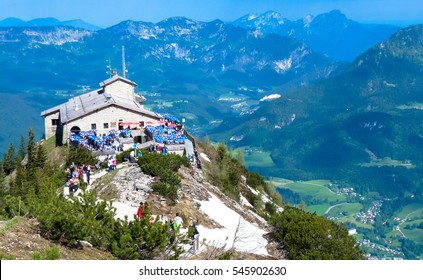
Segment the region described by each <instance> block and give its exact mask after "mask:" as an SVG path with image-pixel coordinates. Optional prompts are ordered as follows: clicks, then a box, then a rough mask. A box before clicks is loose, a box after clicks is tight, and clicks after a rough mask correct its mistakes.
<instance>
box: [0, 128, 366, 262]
mask: <svg viewBox="0 0 423 280" xmlns="http://www.w3.org/2000/svg"><path fill="white" fill-rule="evenodd" d="M27 143H28V144H27V146H26V151H27V153H26V156H25V160H23V159H22V158H21V157H19V156H17V155H15V158H14V160H15V162H16V170H14V171H13V172H12V171H11V170H9V171H7V173H5V171H4V169H3V168H1V173H0V175H1V176H0V179H1V180H0V183H1V193H0V194H1V196H0V203H1V204H0V215H1V217H2V219H6V220H8V219H13V218H15V220H16V219H18V218H16V217H21V216H23V217H26V218H31V221H34V219H35V220H36V221H37V222H38V223H39V232H40V235H41V237H42V238H44V239H46V240H50V241H53V242H56V243H57V244H59V245H60V246H64V247H65V248H66V250H68V249H78V248H79V249H81V248H82V247H83V244H85V243H86V242H88V243H89V244H91V246H93V247H94V248H95V249H98V250H101V251H105V252H108V253H107V254H98V256H100V257H101V258H104V257H106V258H116V259H122V260H123V259H179V258H180V257H181V256H182V254H183V253H184V247H183V244H185V243H186V242H188V240H189V239H188V236H187V235H186V234H182V233H179V231H173V232H171V231H169V224H168V223H160V222H156V223H151V222H150V220H149V218H150V214H151V212H149V208H146V212H145V218H143V219H134V220H128V218H125V219H124V220H121V219H115V217H114V216H115V211H116V210H115V209H114V208H113V207H112V203H111V202H110V201H108V200H99V199H98V197H97V195H98V194H97V193H96V192H95V191H88V190H87V189H86V188H85V187H84V186H83V187H82V189H83V192H81V194H79V195H77V196H74V195H70V196H69V197H65V196H64V195H63V190H62V189H63V185H64V183H65V172H64V169H63V167H62V168H61V167H59V166H58V165H57V163H54V162H51V161H50V160H48V157H49V156H50V153H51V152H52V151H46V148H45V146H44V144H41V145H37V144H35V142H34V134H33V132H32V130H31V131H30V132H29V138H28V140H27ZM199 145H200V149H201V150H200V151H204V152H207V153H208V155H209V156H210V158H211V161H210V164H204V168H205V169H204V171H205V175H206V178H209V179H210V180H211V181H212V182H216V184H217V187H218V188H219V189H220V190H221V191H222V194H221V195H223V196H227V197H226V199H228V200H230V201H231V204H237V203H239V200H240V196H241V195H243V196H246V197H247V199H250V200H251V201H250V203H251V205H254V207H253V208H252V209H251V210H253V211H255V212H256V213H257V214H259V215H261V216H262V217H263V218H264V219H266V220H268V221H269V222H270V223H271V224H272V223H273V229H272V227H270V228H269V229H270V230H272V231H275V233H274V234H275V236H277V238H276V239H275V242H278V243H280V246H279V247H281V246H284V247H285V246H286V250H287V251H288V252H289V256H291V257H292V258H293V259H298V258H303V259H362V258H364V256H363V254H362V252H361V250H360V249H359V247H358V245H357V244H356V242H355V240H354V238H353V237H352V236H349V235H348V233H347V231H346V229H345V228H343V226H342V225H339V224H335V223H334V222H331V221H329V220H326V219H323V218H316V217H315V216H313V215H311V214H309V213H306V212H303V211H301V210H299V209H295V208H289V210H288V211H282V213H280V212H278V211H277V210H276V209H277V208H276V206H277V204H275V202H276V203H280V201H279V202H278V200H277V195H276V192H275V191H274V190H273V191H272V188H271V187H270V186H269V185H267V184H266V182H265V181H264V179H263V178H262V177H261V176H260V175H259V174H257V173H250V172H249V171H248V170H246V169H245V167H243V165H242V164H241V160H242V159H241V158H239V159H234V158H232V157H231V153H230V152H229V151H228V150H227V148H226V147H225V146H224V145H223V144H220V145H219V147H217V148H214V146H212V145H211V144H209V143H205V144H201V143H199ZM60 149H62V148H60ZM73 149H74V148H73V147H69V150H68V152H65V151H62V152H65V153H67V159H66V160H67V161H73V162H75V164H81V163H82V162H90V160H91V159H90V157H92V155H90V152H89V151H88V150H85V149H81V148H78V149H76V150H73ZM10 150H12V149H10ZM9 154H10V155H11V154H12V152H10V153H9ZM62 160H63V159H62ZM158 162H161V163H158ZM4 163H5V160H2V161H1V165H0V166H1V167H3V166H4V165H5V164H4ZM187 163H188V160H187V158H186V157H182V156H175V155H174V156H171V155H161V154H149V153H148V151H145V154H144V156H143V157H142V158H140V159H139V162H138V164H139V165H140V166H141V167H142V169H143V170H145V172H147V173H148V174H154V175H155V176H157V177H156V179H157V181H156V183H155V185H154V186H153V190H154V191H155V192H157V193H158V194H159V195H160V196H164V197H165V198H167V199H168V200H169V203H175V200H174V199H175V198H176V199H178V198H180V197H179V195H180V190H179V189H180V187H181V185H180V182H181V181H180V179H179V178H178V175H177V174H178V173H177V170H178V169H179V167H180V166H182V165H188V164H187ZM157 164H159V165H160V166H159V167H160V168H157V167H158V166H157ZM188 166H189V165H188ZM212 167H214V168H212ZM185 168H187V167H185ZM193 172H196V171H193ZM197 172H198V171H197ZM6 175H7V177H6ZM243 177H244V178H245V179H243ZM6 178H7V180H6ZM201 180H204V179H201ZM243 180H246V182H248V183H249V184H250V185H251V187H250V186H248V185H245V184H243V183H242V181H243ZM206 183H207V182H204V181H203V184H206ZM228 184H229V185H228ZM228 186H229V187H228ZM174 188H176V191H172V189H174ZM250 188H253V189H254V190H255V191H256V192H257V191H260V192H265V193H267V196H269V197H275V199H272V200H269V201H267V202H266V203H263V202H259V201H260V200H261V198H260V197H259V196H257V195H251V194H247V193H246V192H248V191H249V189H250ZM163 190H168V191H164V192H163ZM169 190H171V191H169ZM175 192H176V193H175ZM250 192H251V191H250ZM184 195H185V196H186V195H187V194H186V193H185V194H184ZM175 196H176V197H175ZM272 201H274V202H272ZM147 205H148V204H147ZM295 215H298V217H297V216H295ZM300 217H302V219H306V220H307V222H306V223H305V224H304V225H303V229H304V230H306V229H307V230H309V232H317V228H320V229H324V228H326V229H327V230H328V231H329V232H330V233H331V234H330V235H329V236H325V235H324V234H323V235H319V239H316V240H315V241H314V242H312V244H313V245H304V243H303V242H302V241H301V239H302V238H309V237H306V236H304V237H302V234H301V233H299V232H297V231H296V230H295V228H294V227H292V226H291V225H289V224H285V223H283V227H282V228H281V227H280V226H281V224H280V221H283V219H295V220H296V219H301V218H300ZM222 219H225V217H222ZM271 221H273V222H271ZM25 222H26V220H23V221H22V220H19V221H18V222H17V223H18V224H19V223H25ZM28 222H29V220H28ZM15 224H16V223H15ZM8 230H13V226H12V227H8V228H6V229H5V232H3V233H0V234H2V235H4V234H6V233H7V232H8ZM332 230H333V231H332ZM286 232H288V233H291V235H290V237H287V236H286ZM304 232H306V231H304ZM188 234H189V231H188ZM338 235H339V236H342V238H338ZM332 236H337V238H335V239H334V238H332ZM3 239H4V238H1V237H0V241H1V240H3ZM294 243H295V244H296V247H294V245H293V244H294ZM323 243H325V245H324V247H325V250H321V249H320V247H321V246H323ZM305 246H306V247H305ZM35 247H37V248H38V247H39V246H35ZM60 248H62V247H53V248H45V250H44V251H42V252H39V253H37V254H35V255H34V254H33V255H32V258H33V259H40V258H41V259H57V258H61V257H60V256H61V252H60ZM217 249H219V250H217V251H216V252H218V254H213V255H207V256H208V258H209V257H211V256H212V257H213V258H217V259H230V258H235V259H236V258H239V255H237V254H236V253H235V252H234V251H233V248H232V249H228V250H221V249H222V248H217ZM62 250H64V249H62ZM303 250H305V251H303ZM298 252H302V253H299V254H300V255H298ZM341 252H343V253H341ZM87 254H88V253H87ZM110 254H111V255H112V256H113V257H110ZM94 255H95V252H94V253H92V254H91V256H92V257H94ZM0 256H1V258H8V259H13V258H16V255H14V252H13V251H11V250H8V251H7V252H0ZM23 256H26V257H25V258H27V257H28V254H21V253H20V254H19V257H23ZM82 256H84V257H83V258H85V257H87V255H81V257H82ZM75 257H76V255H75V256H74V257H73V258H75Z"/></svg>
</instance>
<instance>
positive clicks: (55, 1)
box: [0, 0, 423, 27]
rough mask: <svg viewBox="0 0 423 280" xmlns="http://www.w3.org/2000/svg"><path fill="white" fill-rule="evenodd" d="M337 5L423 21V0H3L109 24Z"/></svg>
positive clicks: (7, 7) (1, 6)
mask: <svg viewBox="0 0 423 280" xmlns="http://www.w3.org/2000/svg"><path fill="white" fill-rule="evenodd" d="M333 9H338V10H341V11H342V12H343V13H344V14H346V15H347V17H348V18H351V19H353V20H356V21H360V22H378V23H395V24H415V23H423V0H0V20H1V19H4V18H7V17H17V18H21V19H23V20H30V19H34V18H40V17H55V18H57V19H59V20H70V19H82V20H84V21H87V22H90V23H92V24H95V25H98V26H101V27H108V26H111V25H114V24H117V23H119V22H121V21H123V20H127V19H131V20H136V21H150V22H158V21H161V20H163V19H166V18H169V17H173V16H185V17H188V18H191V19H194V20H201V21H211V20H214V19H221V20H223V21H231V20H235V19H237V18H239V17H241V16H243V15H245V14H248V13H252V12H258V13H261V12H266V11H269V10H273V11H276V12H279V13H281V14H282V15H283V16H284V17H286V18H288V19H291V20H294V19H299V18H302V17H304V16H306V15H308V14H311V15H317V14H319V13H324V12H328V11H330V10H333Z"/></svg>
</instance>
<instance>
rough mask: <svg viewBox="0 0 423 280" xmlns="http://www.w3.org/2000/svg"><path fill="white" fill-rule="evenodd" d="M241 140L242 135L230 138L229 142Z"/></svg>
mask: <svg viewBox="0 0 423 280" xmlns="http://www.w3.org/2000/svg"><path fill="white" fill-rule="evenodd" d="M242 139H244V135H240V136H232V137H231V138H230V139H229V140H230V141H236V142H239V141H241V140H242Z"/></svg>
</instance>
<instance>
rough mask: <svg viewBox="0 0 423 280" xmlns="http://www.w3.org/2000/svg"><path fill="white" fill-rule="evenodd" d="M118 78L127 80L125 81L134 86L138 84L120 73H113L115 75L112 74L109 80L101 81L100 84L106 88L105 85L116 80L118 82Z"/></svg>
mask: <svg viewBox="0 0 423 280" xmlns="http://www.w3.org/2000/svg"><path fill="white" fill-rule="evenodd" d="M118 80H120V81H123V82H125V83H128V84H130V85H132V86H134V87H136V86H137V84H136V83H135V82H133V81H131V80H128V79H126V78H124V77H121V76H119V75H113V76H112V77H110V78H109V79H107V80H105V81H103V82H101V83H100V86H101V87H102V88H104V87H105V86H108V85H110V84H112V83H114V82H116V81H118Z"/></svg>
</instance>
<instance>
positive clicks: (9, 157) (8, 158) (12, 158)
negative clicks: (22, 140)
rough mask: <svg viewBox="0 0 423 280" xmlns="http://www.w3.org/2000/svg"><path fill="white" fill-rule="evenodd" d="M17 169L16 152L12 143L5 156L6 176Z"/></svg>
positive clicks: (4, 168) (4, 167)
mask: <svg viewBox="0 0 423 280" xmlns="http://www.w3.org/2000/svg"><path fill="white" fill-rule="evenodd" d="M15 168H16V152H15V147H14V146H13V144H12V143H10V144H9V149H8V150H7V152H6V153H5V154H4V155H3V170H4V172H5V173H6V174H10V173H11V172H12V171H13V170H14V169H15Z"/></svg>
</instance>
